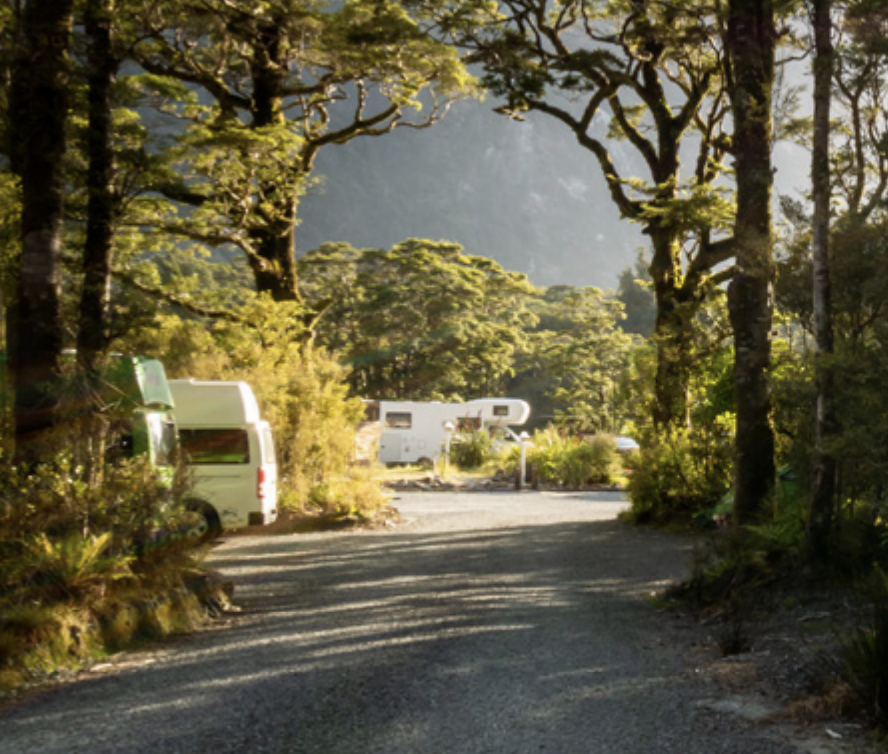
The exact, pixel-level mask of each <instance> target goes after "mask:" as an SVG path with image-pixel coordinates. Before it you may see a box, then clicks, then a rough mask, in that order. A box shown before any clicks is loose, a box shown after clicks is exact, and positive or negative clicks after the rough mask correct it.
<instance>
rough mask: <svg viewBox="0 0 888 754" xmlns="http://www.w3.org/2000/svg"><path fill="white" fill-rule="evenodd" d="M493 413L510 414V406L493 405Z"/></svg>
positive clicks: (499, 414)
mask: <svg viewBox="0 0 888 754" xmlns="http://www.w3.org/2000/svg"><path fill="white" fill-rule="evenodd" d="M493 415H494V416H508V415H509V407H508V406H494V407H493Z"/></svg>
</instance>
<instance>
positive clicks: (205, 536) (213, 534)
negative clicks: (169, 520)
mask: <svg viewBox="0 0 888 754" xmlns="http://www.w3.org/2000/svg"><path fill="white" fill-rule="evenodd" d="M186 507H187V508H188V510H189V511H191V512H193V513H196V514H197V516H196V519H197V520H196V521H195V522H194V526H193V527H192V528H191V530H190V535H191V536H192V537H194V538H196V539H199V540H200V541H201V542H212V541H213V540H214V539H217V538H218V537H219V536H220V535H221V534H222V519H220V518H219V514H218V513H217V512H216V509H215V508H214V507H213V506H212V505H210V504H209V503H207V502H205V501H203V500H189V501H188V503H186Z"/></svg>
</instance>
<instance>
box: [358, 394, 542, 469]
mask: <svg viewBox="0 0 888 754" xmlns="http://www.w3.org/2000/svg"><path fill="white" fill-rule="evenodd" d="M365 410H366V412H367V418H368V423H371V424H375V426H376V427H377V428H378V433H379V434H378V458H379V460H380V462H382V463H385V464H390V463H391V464H394V463H430V462H432V461H434V460H435V459H436V458H437V457H438V456H439V455H440V454H441V452H442V448H443V446H444V443H445V441H446V438H447V433H448V428H450V431H454V430H455V431H459V430H460V429H467V428H471V429H474V430H484V431H487V432H492V431H493V430H499V432H500V433H501V434H506V435H508V434H511V431H510V430H509V426H510V425H514V426H520V425H522V424H524V422H526V421H527V419H528V417H529V416H530V406H529V405H528V403H527V402H526V401H523V400H521V399H519V398H478V399H476V400H472V401H467V402H466V403H438V402H430V403H426V402H421V401H366V402H365Z"/></svg>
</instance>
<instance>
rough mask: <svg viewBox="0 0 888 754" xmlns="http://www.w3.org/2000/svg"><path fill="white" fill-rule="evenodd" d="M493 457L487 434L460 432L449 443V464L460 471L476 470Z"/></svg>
mask: <svg viewBox="0 0 888 754" xmlns="http://www.w3.org/2000/svg"><path fill="white" fill-rule="evenodd" d="M492 456H493V447H492V442H491V439H490V435H488V434H487V432H461V433H459V434H457V435H455V436H454V437H453V439H452V440H451V442H450V462H451V463H453V464H455V465H456V466H458V467H459V468H461V469H478V468H481V467H482V466H483V465H484V464H485V463H487V462H488V461H489V460H490V459H491V458H492Z"/></svg>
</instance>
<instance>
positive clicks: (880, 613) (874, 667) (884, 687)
mask: <svg viewBox="0 0 888 754" xmlns="http://www.w3.org/2000/svg"><path fill="white" fill-rule="evenodd" d="M869 599H870V602H871V604H872V614H871V619H870V621H869V623H868V625H866V626H864V627H862V628H860V629H858V630H857V631H856V632H854V633H853V634H852V635H851V636H850V637H848V638H847V639H846V641H845V672H846V675H847V677H848V679H849V681H850V682H851V683H852V685H853V686H854V688H856V690H857V691H858V693H859V694H860V696H861V698H862V699H863V700H864V704H865V707H866V709H867V710H869V711H871V712H872V713H874V714H875V716H876V717H877V718H878V719H879V720H880V721H881V722H883V723H884V722H886V721H888V576H886V574H885V572H884V571H883V570H882V569H881V568H878V567H877V568H876V569H875V572H874V573H873V576H872V580H871V586H870V589H869Z"/></svg>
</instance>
